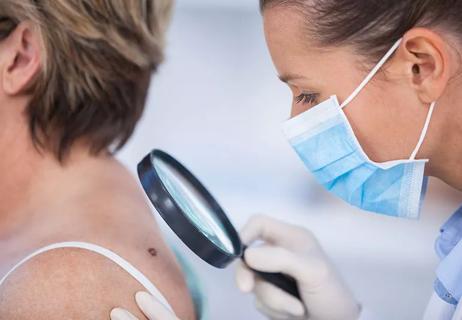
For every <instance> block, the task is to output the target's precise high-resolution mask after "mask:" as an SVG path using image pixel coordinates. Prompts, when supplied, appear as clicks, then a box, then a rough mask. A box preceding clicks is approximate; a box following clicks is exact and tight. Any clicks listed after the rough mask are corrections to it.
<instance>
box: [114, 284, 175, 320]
mask: <svg viewBox="0 0 462 320" xmlns="http://www.w3.org/2000/svg"><path fill="white" fill-rule="evenodd" d="M135 300H136V303H137V304H138V307H140V309H141V311H143V313H144V315H145V316H146V317H147V318H148V319H149V320H179V319H178V318H177V317H176V316H175V315H174V314H172V313H171V311H170V310H168V309H167V308H165V307H164V305H163V304H162V303H160V302H159V301H158V300H157V299H156V298H154V297H153V296H152V295H150V294H149V293H147V292H141V291H140V292H138V293H136V296H135ZM111 320H138V318H137V317H135V316H134V315H132V314H131V313H130V312H128V311H127V310H125V309H122V308H114V309H112V311H111Z"/></svg>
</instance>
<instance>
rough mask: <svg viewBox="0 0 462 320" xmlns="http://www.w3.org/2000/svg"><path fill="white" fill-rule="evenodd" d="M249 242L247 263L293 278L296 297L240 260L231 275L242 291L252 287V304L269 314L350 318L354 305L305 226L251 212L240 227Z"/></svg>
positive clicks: (329, 319)
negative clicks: (258, 241)
mask: <svg viewBox="0 0 462 320" xmlns="http://www.w3.org/2000/svg"><path fill="white" fill-rule="evenodd" d="M241 239H242V241H243V242H244V243H245V244H247V245H250V244H251V243H252V242H254V241H256V240H263V244H262V245H260V246H257V247H253V248H248V249H247V251H246V252H245V260H246V262H247V265H248V266H249V267H251V268H253V269H255V270H259V271H264V272H282V273H284V274H286V275H290V276H292V277H293V278H294V279H295V280H296V281H297V283H298V287H299V290H300V294H301V298H302V301H300V300H298V299H296V298H295V297H293V296H291V295H289V294H287V293H285V292H284V291H282V290H280V289H278V288H277V287H275V286H273V285H271V284H269V283H267V282H264V281H263V280H261V279H259V278H258V276H256V275H255V273H253V272H252V271H251V270H249V268H248V267H247V266H246V265H244V263H242V262H241V263H240V264H239V265H238V268H237V273H236V278H237V284H238V287H239V288H240V289H241V290H242V291H244V292H253V293H254V294H255V296H256V306H257V308H258V309H259V310H260V311H261V312H262V313H264V314H265V315H267V316H268V317H269V318H271V319H310V320H352V319H358V318H359V315H360V311H361V310H360V309H361V308H360V306H359V304H358V303H357V302H356V301H355V299H354V298H353V295H352V293H351V292H350V291H349V290H348V288H347V287H346V286H345V284H344V283H343V282H342V281H341V279H340V278H339V276H338V275H337V273H336V272H335V270H334V268H333V266H332V265H331V264H330V263H329V261H328V259H327V257H326V255H325V253H324V252H323V250H322V249H321V247H320V245H319V243H318V241H317V240H316V238H315V237H314V236H313V234H312V233H311V232H309V231H308V230H306V229H303V228H300V227H297V226H292V225H288V224H285V223H283V222H280V221H278V220H274V219H272V218H269V217H266V216H256V217H253V218H252V219H251V220H250V221H249V222H248V223H247V225H246V226H245V227H244V229H243V230H242V231H241Z"/></svg>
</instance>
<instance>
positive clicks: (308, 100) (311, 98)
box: [295, 93, 319, 104]
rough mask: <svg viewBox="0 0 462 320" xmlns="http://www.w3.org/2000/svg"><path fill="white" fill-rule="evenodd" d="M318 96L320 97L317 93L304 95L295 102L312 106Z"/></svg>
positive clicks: (296, 98)
mask: <svg viewBox="0 0 462 320" xmlns="http://www.w3.org/2000/svg"><path fill="white" fill-rule="evenodd" d="M318 96H319V95H318V94H317V93H302V94H301V95H299V96H298V97H295V101H296V102H297V103H303V104H312V103H314V102H316V100H317V99H318Z"/></svg>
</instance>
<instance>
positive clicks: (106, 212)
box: [0, 176, 195, 320]
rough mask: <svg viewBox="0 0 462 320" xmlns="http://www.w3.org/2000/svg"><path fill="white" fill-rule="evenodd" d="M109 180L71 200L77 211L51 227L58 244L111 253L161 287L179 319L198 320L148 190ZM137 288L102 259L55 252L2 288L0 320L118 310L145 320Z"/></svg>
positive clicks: (97, 315)
mask: <svg viewBox="0 0 462 320" xmlns="http://www.w3.org/2000/svg"><path fill="white" fill-rule="evenodd" d="M111 183H112V186H111V185H109V186H107V188H99V187H98V188H95V189H94V190H92V191H91V192H89V194H85V195H83V196H82V197H80V198H79V199H78V201H76V202H75V203H69V204H68V205H69V207H71V208H72V212H71V210H68V212H69V215H68V216H66V219H63V222H62V223H60V224H57V226H54V227H53V228H54V229H55V230H54V231H53V232H55V233H56V234H57V236H56V237H52V239H53V241H52V242H61V241H83V242H88V243H93V244H96V245H98V246H101V247H104V248H106V249H109V250H111V251H113V252H114V253H116V254H117V255H119V256H120V257H122V258H124V259H125V260H126V261H128V262H129V263H130V264H132V265H133V266H134V267H135V268H136V269H138V270H139V271H140V272H142V273H143V274H144V275H145V276H146V277H147V278H148V279H149V280H150V281H151V282H152V283H153V284H154V285H155V286H156V287H157V288H158V289H159V291H160V292H161V293H162V294H163V295H164V296H165V298H166V299H167V301H168V302H169V303H170V305H171V306H172V307H173V309H174V310H175V313H176V314H177V315H178V317H179V318H180V319H184V320H188V319H191V320H192V319H195V316H194V308H193V306H192V300H191V297H190V295H189V292H188V290H187V287H186V282H185V279H184V276H183V274H182V272H181V270H180V267H179V266H178V263H177V261H176V259H175V257H174V255H173V254H172V252H171V251H170V249H169V248H168V246H167V245H166V244H165V242H164V240H163V238H162V236H161V234H160V231H159V228H158V226H157V224H156V220H155V219H154V217H153V215H152V213H151V210H150V208H149V207H148V205H147V203H146V201H145V199H144V195H143V194H142V191H141V190H140V189H138V186H137V185H136V183H135V181H134V179H133V178H132V177H128V178H127V177H124V176H122V178H121V180H120V181H111ZM111 183H110V184H111ZM58 229H60V230H58ZM63 230H65V231H63ZM139 290H146V289H145V288H144V287H143V286H142V285H141V284H140V283H139V282H138V281H137V280H135V279H134V278H133V277H132V276H131V275H130V274H129V273H127V272H126V271H125V270H123V269H122V268H120V267H119V266H118V265H117V264H115V263H114V262H113V261H111V260H109V259H107V258H106V257H104V256H101V255H99V254H97V253H93V252H90V251H87V250H84V249H78V248H66V249H55V250H53V251H49V252H46V253H44V254H41V255H39V256H36V257H35V258H33V259H32V260H30V261H28V262H27V263H26V264H24V265H23V266H21V267H20V268H18V269H17V270H16V271H15V272H14V273H13V274H12V275H11V277H10V278H8V280H7V282H6V283H5V284H4V285H3V286H2V287H0V319H17V320H23V319H24V320H25V319H36V320H41V319H43V320H45V319H46V320H54V319H56V320H58V319H60V320H61V319H95V320H96V319H108V318H109V313H110V310H111V309H112V308H114V307H117V306H121V307H124V308H126V309H128V310H130V312H132V313H133V314H134V315H136V316H137V317H138V318H139V319H145V317H144V316H143V315H142V314H141V313H140V312H139V311H138V308H137V306H136V303H135V300H134V294H135V293H136V292H137V291H139Z"/></svg>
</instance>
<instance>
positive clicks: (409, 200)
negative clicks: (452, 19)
mask: <svg viewBox="0 0 462 320" xmlns="http://www.w3.org/2000/svg"><path fill="white" fill-rule="evenodd" d="M400 43H401V40H399V41H398V42H397V43H396V44H395V45H394V46H393V47H392V48H391V49H390V50H389V51H388V53H387V54H386V55H385V56H384V57H383V58H382V60H381V61H380V62H379V63H378V64H377V65H376V66H375V68H374V69H373V70H372V71H371V72H370V74H369V75H368V76H367V77H366V79H364V81H363V82H362V83H361V84H360V86H359V87H358V88H357V89H356V90H355V91H354V92H353V94H352V95H351V96H350V97H348V99H346V100H345V102H343V104H342V105H340V104H339V102H338V100H337V97H336V96H332V97H331V98H330V99H328V100H327V101H324V102H322V103H321V104H319V105H317V106H315V107H313V108H311V109H309V110H308V111H306V112H304V113H302V114H300V115H298V116H297V117H295V118H292V119H290V120H288V121H287V122H285V123H284V124H283V131H284V133H285V135H286V136H287V138H288V139H289V142H290V144H291V145H292V147H293V148H294V149H295V151H296V152H297V154H298V155H299V157H300V158H301V159H302V161H303V162H304V163H305V165H306V167H307V168H308V169H309V170H310V171H311V172H312V173H313V174H314V176H315V177H316V179H317V180H318V181H319V182H320V183H321V184H322V185H323V186H325V187H326V188H327V189H328V190H329V191H330V192H332V193H333V194H335V195H337V196H338V197H340V198H342V199H343V200H345V201H347V202H348V203H350V204H352V205H354V206H356V207H359V208H361V209H363V210H366V211H371V212H376V213H381V214H385V215H389V216H396V217H404V218H418V217H419V213H420V207H421V202H422V199H423V197H424V193H425V190H426V185H427V178H426V177H424V170H425V164H426V163H427V162H428V160H416V159H415V157H416V155H417V153H418V152H419V149H420V147H421V146H422V144H423V141H424V139H425V135H426V133H427V130H428V127H429V123H430V119H431V116H432V113H433V110H434V108H435V103H432V104H431V106H430V108H429V112H428V116H427V120H426V122H425V126H424V128H423V130H422V134H421V136H420V139H419V142H418V143H417V146H416V148H415V150H414V152H413V153H412V155H411V156H410V159H409V160H398V161H389V162H385V163H377V162H374V161H372V160H370V159H369V157H368V156H367V155H366V153H365V152H364V151H363V149H362V147H361V145H360V144H359V142H358V139H357V138H356V137H355V134H354V132H353V129H352V127H351V125H350V123H349V122H348V119H347V117H346V116H345V113H344V112H343V108H344V107H345V106H347V105H348V104H349V103H350V102H351V101H352V100H353V99H354V98H356V96H357V95H358V94H359V93H360V91H361V90H362V89H363V88H364V87H365V86H366V85H367V83H369V81H370V80H371V79H372V78H373V77H374V76H375V74H376V73H377V72H378V70H379V69H380V68H381V67H382V66H383V65H384V64H385V62H386V61H387V60H388V59H389V58H390V56H391V55H392V54H393V53H394V52H395V51H396V49H397V48H398V47H399V45H400ZM370 107H372V108H373V107H374V106H370Z"/></svg>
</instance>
